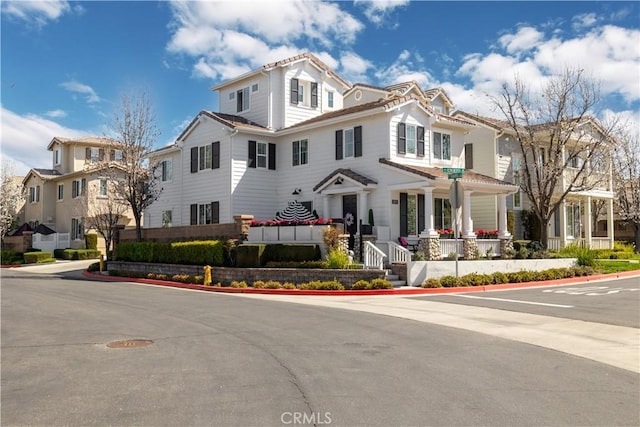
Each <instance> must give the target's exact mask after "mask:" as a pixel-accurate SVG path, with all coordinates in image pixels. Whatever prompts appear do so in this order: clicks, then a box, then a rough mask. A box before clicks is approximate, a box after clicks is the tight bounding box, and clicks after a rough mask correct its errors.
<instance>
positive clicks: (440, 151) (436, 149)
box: [433, 132, 451, 160]
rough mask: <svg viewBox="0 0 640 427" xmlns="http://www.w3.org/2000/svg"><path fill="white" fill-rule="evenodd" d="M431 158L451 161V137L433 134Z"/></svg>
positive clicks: (438, 133)
mask: <svg viewBox="0 0 640 427" xmlns="http://www.w3.org/2000/svg"><path fill="white" fill-rule="evenodd" d="M433 157H434V158H435V159H440V160H451V135H449V134H447V133H440V132H434V133H433Z"/></svg>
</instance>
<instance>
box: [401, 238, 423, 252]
mask: <svg viewBox="0 0 640 427" xmlns="http://www.w3.org/2000/svg"><path fill="white" fill-rule="evenodd" d="M398 242H399V243H400V246H402V247H403V248H405V249H408V250H410V251H411V252H415V251H417V250H418V244H417V243H416V244H411V243H409V242H408V241H407V239H405V238H404V237H398Z"/></svg>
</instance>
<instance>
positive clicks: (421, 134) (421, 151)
mask: <svg viewBox="0 0 640 427" xmlns="http://www.w3.org/2000/svg"><path fill="white" fill-rule="evenodd" d="M417 139H418V156H420V157H424V127H423V126H418V128H417Z"/></svg>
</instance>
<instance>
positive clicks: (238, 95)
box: [236, 89, 243, 113]
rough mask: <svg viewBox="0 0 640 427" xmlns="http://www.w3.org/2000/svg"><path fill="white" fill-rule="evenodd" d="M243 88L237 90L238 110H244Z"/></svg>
mask: <svg viewBox="0 0 640 427" xmlns="http://www.w3.org/2000/svg"><path fill="white" fill-rule="evenodd" d="M242 102H243V100H242V89H240V90H239V91H237V92H236V112H238V113H239V112H240V111H242Z"/></svg>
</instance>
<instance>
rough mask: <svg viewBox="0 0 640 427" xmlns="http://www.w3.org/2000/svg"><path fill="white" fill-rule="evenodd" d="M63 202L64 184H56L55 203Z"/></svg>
mask: <svg viewBox="0 0 640 427" xmlns="http://www.w3.org/2000/svg"><path fill="white" fill-rule="evenodd" d="M63 200H64V184H58V191H57V193H56V201H58V202H62V201H63Z"/></svg>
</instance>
